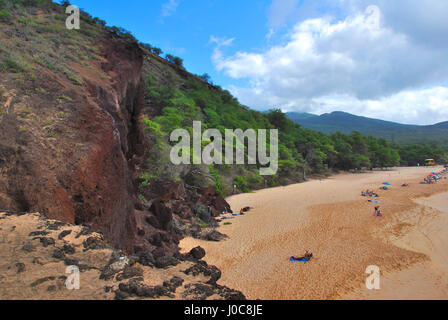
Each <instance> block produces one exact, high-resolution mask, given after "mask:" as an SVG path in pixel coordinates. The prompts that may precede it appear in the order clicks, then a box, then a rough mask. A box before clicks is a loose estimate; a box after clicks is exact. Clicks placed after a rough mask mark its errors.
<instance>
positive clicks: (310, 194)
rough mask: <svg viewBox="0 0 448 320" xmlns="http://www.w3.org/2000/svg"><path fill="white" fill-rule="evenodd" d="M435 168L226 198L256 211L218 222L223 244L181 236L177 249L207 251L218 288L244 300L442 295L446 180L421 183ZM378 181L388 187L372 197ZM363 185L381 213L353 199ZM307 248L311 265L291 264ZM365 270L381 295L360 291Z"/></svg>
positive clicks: (445, 286)
mask: <svg viewBox="0 0 448 320" xmlns="http://www.w3.org/2000/svg"><path fill="white" fill-rule="evenodd" d="M441 169H442V168H422V167H420V168H398V169H395V170H391V171H376V172H371V173H362V174H341V175H336V176H333V177H331V178H329V179H325V180H313V181H309V182H306V183H302V184H296V185H291V186H287V187H278V188H273V189H265V190H260V191H257V192H255V193H252V194H242V195H237V196H233V197H230V198H229V199H228V201H229V203H230V204H231V206H232V208H233V210H235V211H238V210H239V209H240V208H242V207H246V206H250V207H254V209H253V210H251V211H250V212H249V213H248V214H247V215H244V216H239V217H235V218H234V219H228V220H223V222H222V223H221V227H220V228H219V231H220V232H223V233H225V234H227V235H228V236H229V239H227V240H225V241H223V242H206V241H201V240H197V239H192V238H186V239H184V240H183V241H182V242H181V247H182V248H183V251H188V250H190V249H191V248H193V247H195V246H197V245H200V246H202V247H203V248H205V249H206V251H207V256H206V258H205V259H206V260H207V262H209V263H210V264H214V265H216V266H217V267H218V268H220V269H221V270H222V273H223V276H222V279H221V280H220V281H219V283H220V284H223V285H227V286H230V287H233V288H235V289H237V290H241V291H242V292H243V293H244V294H245V295H246V296H247V297H248V298H249V299H448V256H447V253H446V250H445V248H446V244H447V243H448V236H447V235H448V232H447V230H448V214H447V213H446V212H442V211H443V209H444V208H445V211H446V208H447V207H448V197H447V195H448V181H447V180H442V181H440V182H439V183H437V184H431V185H421V184H419V182H420V181H421V180H422V179H423V177H425V176H426V175H428V174H429V173H430V172H431V171H440V170H441ZM385 181H388V182H390V183H391V184H392V186H391V188H390V190H388V191H380V190H379V187H380V186H381V183H382V182H385ZM403 182H407V183H409V185H410V186H409V187H401V184H402V183H403ZM366 189H370V190H375V191H377V192H378V193H379V195H380V198H379V199H378V200H379V201H380V202H381V203H380V205H381V209H382V212H383V214H384V216H383V217H375V216H373V212H374V209H373V208H374V206H375V205H374V204H371V203H368V202H367V199H366V198H364V197H361V195H360V192H361V190H366ZM431 196H434V197H435V198H430V197H431ZM225 222H230V223H231V224H230V225H224V223H225ZM305 249H309V250H311V251H312V252H313V254H314V258H313V260H312V261H311V262H308V263H306V264H304V263H302V262H290V261H289V257H290V256H292V255H301V254H303V252H304V251H305ZM369 265H376V266H378V267H379V268H380V271H381V289H380V290H367V289H366V288H365V280H366V278H367V276H368V275H367V274H366V273H365V270H366V268H367V266H369Z"/></svg>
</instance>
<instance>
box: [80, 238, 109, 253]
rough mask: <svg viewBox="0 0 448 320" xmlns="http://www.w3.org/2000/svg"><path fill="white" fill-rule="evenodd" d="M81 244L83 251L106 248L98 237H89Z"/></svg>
mask: <svg viewBox="0 0 448 320" xmlns="http://www.w3.org/2000/svg"><path fill="white" fill-rule="evenodd" d="M82 244H83V246H84V251H87V250H98V249H104V248H105V247H106V245H105V243H104V240H103V239H100V238H98V237H89V238H87V239H86V240H84V241H83V243H82Z"/></svg>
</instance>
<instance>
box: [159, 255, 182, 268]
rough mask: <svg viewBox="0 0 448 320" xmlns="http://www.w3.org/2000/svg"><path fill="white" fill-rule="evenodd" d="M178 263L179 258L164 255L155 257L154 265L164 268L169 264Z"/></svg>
mask: <svg viewBox="0 0 448 320" xmlns="http://www.w3.org/2000/svg"><path fill="white" fill-rule="evenodd" d="M178 264H179V260H177V259H176V258H174V257H168V256H164V257H159V258H157V259H156V262H155V264H154V265H155V266H156V268H159V269H165V268H168V267H169V266H177V265H178Z"/></svg>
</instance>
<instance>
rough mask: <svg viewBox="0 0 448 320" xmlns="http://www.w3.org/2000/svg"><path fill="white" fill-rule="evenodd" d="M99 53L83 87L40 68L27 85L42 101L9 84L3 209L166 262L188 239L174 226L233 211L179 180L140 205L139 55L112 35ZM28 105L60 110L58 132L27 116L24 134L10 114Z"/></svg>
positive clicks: (161, 185)
mask: <svg viewBox="0 0 448 320" xmlns="http://www.w3.org/2000/svg"><path fill="white" fill-rule="evenodd" d="M101 51H102V52H101V55H102V57H103V60H102V62H101V63H100V62H98V63H97V64H96V65H92V66H90V69H91V70H94V72H91V71H89V70H88V69H89V68H81V69H80V73H82V76H83V80H84V81H83V84H82V85H73V84H71V83H68V82H67V81H66V80H65V81H62V80H61V79H60V78H59V77H58V75H57V74H55V73H52V72H51V71H45V72H43V73H42V74H41V75H40V78H39V82H38V83H37V82H35V83H31V84H27V85H29V86H35V87H36V88H40V89H44V90H45V91H46V92H47V94H46V95H42V96H39V97H37V96H32V97H31V96H29V97H26V98H24V97H25V96H26V94H25V92H27V91H30V90H29V89H30V88H21V87H19V86H17V84H16V83H15V82H14V80H13V79H12V78H11V79H9V80H7V81H5V83H6V88H8V85H9V86H10V87H11V88H16V92H15V98H14V99H12V100H11V101H10V102H9V109H10V111H8V113H7V114H6V115H3V116H1V117H0V122H1V126H2V130H0V172H1V174H0V208H1V209H8V210H12V211H26V212H42V213H43V214H45V215H46V216H47V217H49V218H52V219H57V220H60V221H64V222H68V223H75V224H79V225H86V226H90V227H91V228H92V229H93V230H95V231H100V232H102V234H104V238H105V240H107V241H108V242H109V243H110V244H111V245H112V246H114V247H115V248H117V249H123V250H125V251H128V252H140V251H149V252H151V253H153V254H154V256H172V255H174V254H175V253H176V252H178V243H179V240H180V239H181V238H182V237H183V236H184V232H183V230H182V226H181V223H179V221H180V220H190V219H192V218H194V217H195V215H197V213H196V212H195V208H196V207H197V206H198V205H199V206H201V207H202V208H204V210H205V211H206V213H207V217H204V216H202V218H204V220H206V221H207V222H209V221H212V220H213V219H212V218H213V217H217V216H218V215H219V214H220V213H221V212H222V211H230V206H229V205H228V204H227V202H226V201H225V200H224V199H223V198H222V197H221V196H220V195H219V194H218V193H217V192H216V191H215V190H214V189H213V188H207V189H204V190H199V191H191V190H189V191H187V190H186V189H185V187H184V184H183V183H182V182H170V181H158V182H156V183H152V184H151V187H150V188H149V189H148V190H145V191H144V195H145V198H146V199H148V200H149V201H150V203H142V202H141V201H139V200H138V199H137V194H138V193H139V190H137V189H138V181H137V180H138V176H139V173H140V171H139V168H141V167H144V166H145V162H147V161H148V159H147V156H148V154H147V150H148V149H150V146H149V145H148V140H147V139H146V137H145V133H144V130H143V128H142V124H141V119H142V117H143V116H144V115H143V112H145V110H146V109H148V108H146V106H145V87H144V81H143V79H142V73H143V72H142V70H143V60H144V59H143V52H142V50H141V49H140V48H139V47H138V45H137V44H132V43H129V42H125V41H118V40H114V39H112V38H107V39H104V41H103V44H102V45H101ZM0 80H1V79H0ZM8 81H9V82H8ZM31 91H32V90H31ZM21 96H23V97H22V98H20V97H21ZM61 96H64V97H68V99H66V100H64V101H65V102H64V103H60V102H56V101H57V100H58V97H61ZM28 106H32V108H33V113H34V114H38V113H39V112H42V113H45V114H49V115H59V114H60V113H63V114H64V117H63V118H64V119H62V118H61V117H59V116H58V117H53V118H52V121H53V122H54V127H55V128H56V129H57V130H59V131H57V135H55V136H54V137H52V138H49V137H48V136H42V135H39V130H41V127H40V126H39V127H36V128H33V124H32V122H31V119H30V121H28V122H30V123H28V124H27V125H29V128H31V129H30V131H31V132H30V133H26V132H25V133H24V132H20V130H19V127H20V126H21V125H23V123H22V122H23V121H24V120H22V119H19V118H20V117H19V112H18V111H15V108H18V109H21V108H23V107H28ZM146 111H147V110H146ZM34 129H35V130H36V131H35V132H34V131H33V130H34ZM56 129H55V130H56ZM173 218H177V220H173ZM173 222H176V223H173ZM65 236H67V234H64V235H61V238H63V237H65ZM43 241H44V240H43ZM92 241H93V240H92ZM86 245H87V246H88V247H89V246H92V245H96V244H95V243H94V242H92V243H88V244H86Z"/></svg>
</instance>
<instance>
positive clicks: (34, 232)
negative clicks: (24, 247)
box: [28, 231, 49, 237]
mask: <svg viewBox="0 0 448 320" xmlns="http://www.w3.org/2000/svg"><path fill="white" fill-rule="evenodd" d="M48 233H49V232H47V231H33V232H31V233H30V234H29V235H28V236H29V237H37V236H46V235H47V234H48Z"/></svg>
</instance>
